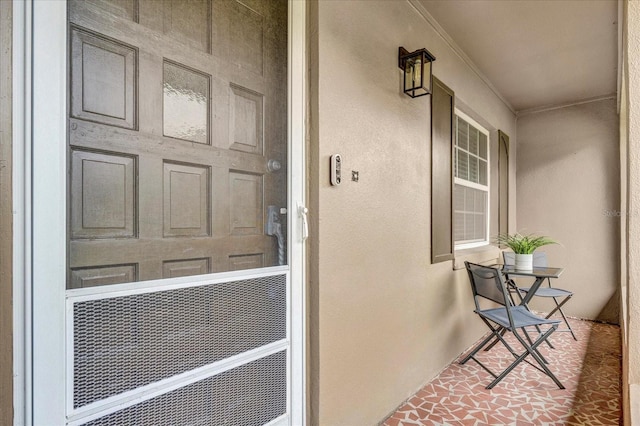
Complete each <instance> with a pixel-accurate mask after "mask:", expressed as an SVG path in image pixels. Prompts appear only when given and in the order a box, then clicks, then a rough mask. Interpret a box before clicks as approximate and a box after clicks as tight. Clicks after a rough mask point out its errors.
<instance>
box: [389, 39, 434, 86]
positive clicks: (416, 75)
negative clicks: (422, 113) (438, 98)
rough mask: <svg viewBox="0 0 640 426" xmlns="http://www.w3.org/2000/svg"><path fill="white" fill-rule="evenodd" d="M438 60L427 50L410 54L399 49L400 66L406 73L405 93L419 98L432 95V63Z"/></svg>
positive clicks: (402, 48)
mask: <svg viewBox="0 0 640 426" xmlns="http://www.w3.org/2000/svg"><path fill="white" fill-rule="evenodd" d="M435 60H436V57H435V56H433V55H432V54H431V53H429V51H428V50H427V49H418V50H416V51H415V52H409V51H407V49H405V48H404V47H400V48H399V49H398V66H399V67H400V69H401V70H402V71H403V72H404V93H406V94H407V95H409V96H411V97H412V98H417V97H418V96H424V95H428V94H430V93H431V63H432V62H433V61H435Z"/></svg>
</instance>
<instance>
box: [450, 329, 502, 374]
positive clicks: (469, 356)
mask: <svg viewBox="0 0 640 426" xmlns="http://www.w3.org/2000/svg"><path fill="white" fill-rule="evenodd" d="M482 319H483V320H484V321H485V322H486V320H485V319H484V318H482ZM489 328H490V329H491V334H490V335H489V336H487V337H486V338H485V339H484V340H483V341H482V342H480V343H479V344H477V345H476V347H475V348H473V350H472V351H471V352H469V353H468V354H467V356H465V357H464V358H462V360H460V364H465V363H466V362H467V361H469V360H470V359H471V358H473V356H474V355H475V354H477V353H478V352H479V351H480V349H482V348H483V347H484V345H486V344H487V343H489V342H490V341H491V340H492V339H494V338H495V337H496V334H498V333H499V332H501V331H502V330H504V328H502V327H498V328H495V329H494V328H493V327H491V325H489ZM493 345H495V343H492V345H491V346H493ZM476 362H477V361H476Z"/></svg>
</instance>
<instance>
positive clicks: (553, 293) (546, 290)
mask: <svg viewBox="0 0 640 426" xmlns="http://www.w3.org/2000/svg"><path fill="white" fill-rule="evenodd" d="M518 290H520V291H522V292H524V293H528V292H529V291H530V290H531V288H530V287H518ZM536 296H538V297H566V296H573V292H571V291H569V290H563V289H561V288H553V287H540V288H538V290H537V291H536Z"/></svg>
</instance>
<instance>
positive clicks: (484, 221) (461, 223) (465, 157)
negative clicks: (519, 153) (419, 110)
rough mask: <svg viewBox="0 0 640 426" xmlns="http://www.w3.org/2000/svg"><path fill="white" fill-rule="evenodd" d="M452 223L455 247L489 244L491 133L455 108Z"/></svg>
mask: <svg viewBox="0 0 640 426" xmlns="http://www.w3.org/2000/svg"><path fill="white" fill-rule="evenodd" d="M455 127H456V132H455V134H456V140H455V150H454V190H453V210H454V216H453V222H454V231H453V236H454V241H455V245H456V249H465V248H471V247H477V246H481V245H486V244H488V243H489V132H488V131H487V130H486V129H484V128H483V127H481V126H480V125H479V124H478V123H476V122H475V121H474V120H472V119H471V118H470V117H468V116H466V115H465V114H463V113H462V112H460V111H458V110H457V109H456V117H455Z"/></svg>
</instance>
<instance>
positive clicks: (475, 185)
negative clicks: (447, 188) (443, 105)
mask: <svg viewBox="0 0 640 426" xmlns="http://www.w3.org/2000/svg"><path fill="white" fill-rule="evenodd" d="M455 115H456V128H455V137H456V140H455V143H454V156H455V157H454V159H453V161H454V164H455V163H457V152H458V120H457V117H460V118H462V119H463V120H464V121H466V122H467V123H469V124H470V125H472V126H473V127H475V128H476V129H477V130H478V131H479V132H480V133H483V134H484V135H485V136H486V137H487V185H486V186H485V185H481V184H478V183H475V182H470V181H468V180H466V179H461V178H458V177H456V176H455V174H454V177H453V183H454V186H453V191H455V185H462V186H465V187H467V188H472V189H477V190H480V191H485V192H486V193H487V210H486V211H487V217H486V234H485V239H484V240H483V241H470V242H467V241H461V242H457V241H455V239H454V248H455V250H464V249H470V248H475V247H483V246H487V245H489V244H490V240H489V225H490V219H491V149H490V147H491V140H490V138H489V131H488V130H487V129H486V128H484V126H482V125H481V124H479V123H478V122H477V121H476V120H474V119H473V118H471V117H469V116H468V115H467V114H465V113H464V112H462V111H460V110H459V109H458V108H455ZM454 173H455V172H454ZM455 217H456V216H455V207H454V214H453V220H454V227H455Z"/></svg>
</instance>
